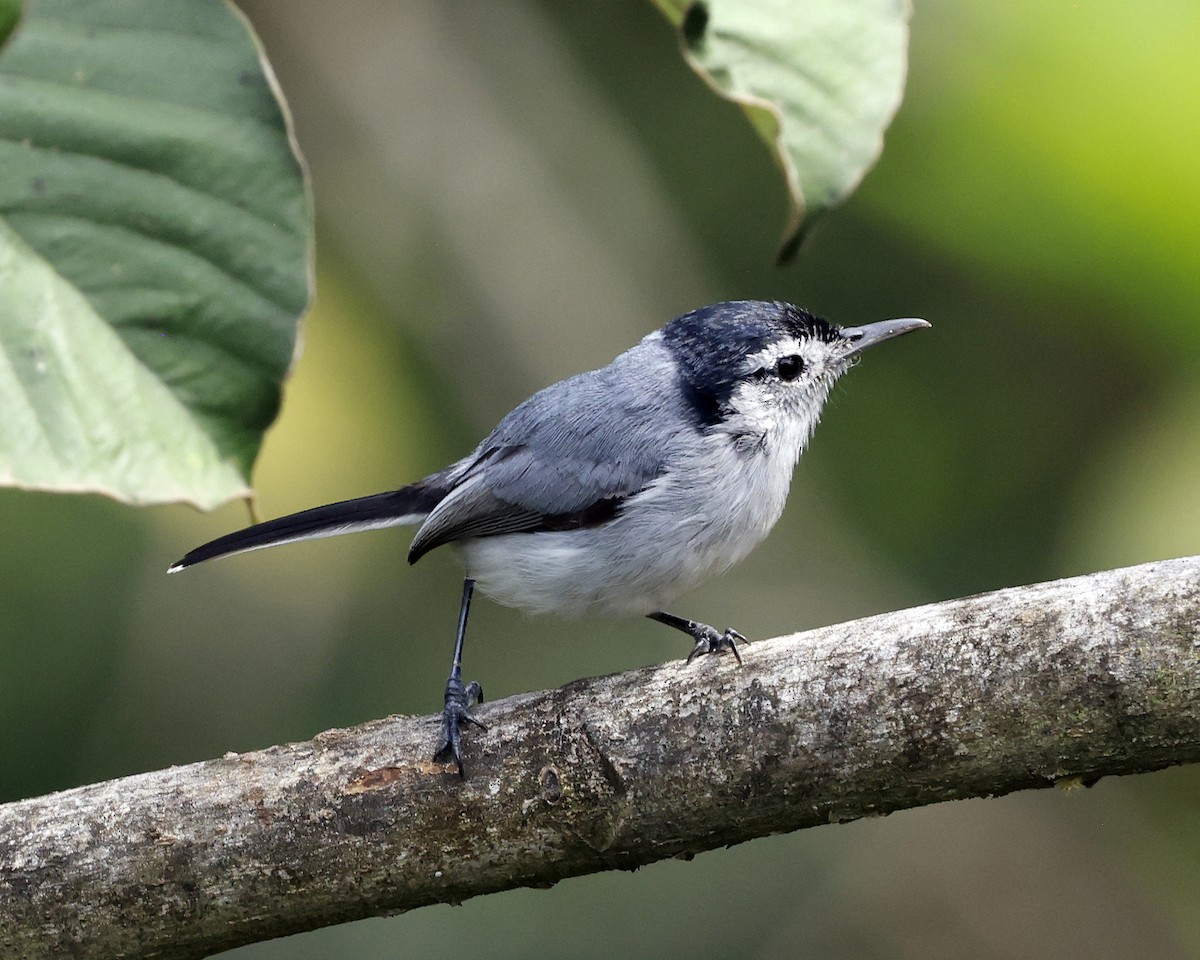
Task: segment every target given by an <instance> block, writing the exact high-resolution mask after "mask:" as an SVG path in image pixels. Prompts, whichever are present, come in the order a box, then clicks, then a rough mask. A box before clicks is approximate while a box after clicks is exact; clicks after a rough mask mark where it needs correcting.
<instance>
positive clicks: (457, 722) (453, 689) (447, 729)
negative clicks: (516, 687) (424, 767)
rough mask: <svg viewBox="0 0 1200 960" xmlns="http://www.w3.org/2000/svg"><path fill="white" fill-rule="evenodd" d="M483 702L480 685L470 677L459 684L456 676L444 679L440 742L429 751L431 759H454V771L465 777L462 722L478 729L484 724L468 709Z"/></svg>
mask: <svg viewBox="0 0 1200 960" xmlns="http://www.w3.org/2000/svg"><path fill="white" fill-rule="evenodd" d="M480 703H483V687H481V686H480V685H479V684H478V683H476V682H475V681H474V680H472V681H471V682H470V683H468V684H467V685H466V687H464V686H463V683H462V679H461V678H460V677H455V676H452V677H451V678H450V679H449V680H447V681H446V705H445V706H444V707H443V708H442V745H441V746H440V747H438V751H437V753H435V754H434V755H433V759H434V762H435V763H446V762H448V761H450V760H453V761H454V764H455V766H457V767H458V775H459V776H460V777H462V778H463V779H464V780H465V779H466V778H467V774H466V771H465V770H464V769H463V762H462V749H461V740H462V726H463V725H464V724H468V723H469V724H473V725H474V726H476V727H478V728H479V729H480V730H486V729H487V727H486V726H485V725H484V724H482V723H480V722H479V721H478V720H476V719H475V717H474V716H472V714H471V710H472V709H474V707H475V706H476V705H477V704H480Z"/></svg>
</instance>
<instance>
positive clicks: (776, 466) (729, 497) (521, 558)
mask: <svg viewBox="0 0 1200 960" xmlns="http://www.w3.org/2000/svg"><path fill="white" fill-rule="evenodd" d="M720 446H721V448H723V449H722V450H721V455H720V456H718V457H715V458H712V459H710V458H705V459H706V460H707V461H708V469H706V470H705V471H704V472H703V475H696V474H694V475H686V474H684V473H681V472H679V471H675V472H672V473H669V474H667V475H666V476H664V477H663V478H662V479H660V480H659V481H656V483H655V484H654V485H652V486H651V487H650V488H648V489H647V490H646V491H644V492H643V493H641V494H639V495H637V496H636V497H634V498H632V499H631V500H630V501H629V503H628V504H627V505H626V507H625V509H624V510H623V511H622V513H621V514H620V515H619V516H618V517H617V518H616V519H615V520H613V521H611V522H610V523H608V524H605V525H603V526H599V527H593V528H588V529H579V530H565V531H555V532H546V533H518V534H508V535H504V536H495V537H484V538H481V539H477V540H464V541H462V542H461V544H460V546H461V548H462V553H463V557H464V559H465V561H466V571H467V576H468V577H470V578H472V579H473V580H475V581H476V584H477V585H478V587H479V589H480V590H481V591H482V592H483V593H484V594H486V595H487V596H489V597H491V598H492V599H493V600H496V601H497V602H499V603H503V604H506V605H509V606H514V607H520V608H521V609H523V610H528V611H530V612H532V613H545V612H556V613H560V614H564V615H567V616H577V615H580V614H584V613H601V614H613V615H644V614H647V613H653V612H655V611H657V610H662V609H664V607H666V606H667V605H668V604H670V603H671V601H672V600H674V599H675V598H676V597H677V596H678V595H679V594H681V593H684V592H685V591H687V590H689V589H691V588H692V587H694V586H696V585H697V584H698V583H699V582H700V581H702V580H703V579H705V578H706V577H708V576H710V575H712V574H716V573H720V572H721V571H723V570H725V569H726V568H728V567H729V566H730V565H731V564H734V563H736V562H737V561H738V560H741V559H742V558H743V557H745V556H746V555H747V554H748V553H749V552H750V551H751V550H753V549H754V547H756V546H757V545H758V544H759V543H760V542H761V541H762V539H763V538H764V537H765V536H766V535H767V534H768V533H769V532H770V530H771V528H772V527H773V526H774V525H775V522H776V521H777V520H778V519H779V515H780V514H781V513H782V512H783V506H784V503H785V501H786V499H787V491H788V487H789V485H790V482H791V473H792V468H793V466H794V463H795V460H794V459H791V462H784V461H783V459H782V458H781V460H780V462H778V463H775V462H768V461H769V460H774V458H767V457H762V458H759V457H758V456H756V455H751V456H753V457H754V459H755V460H756V461H760V462H758V463H757V467H758V468H757V469H753V470H751V471H750V472H749V473H748V472H747V471H746V466H747V464H746V462H745V459H744V458H745V456H746V454H739V453H738V452H736V451H735V450H734V449H733V448H732V447H731V446H730V445H729V444H728V443H721V444H720ZM738 458H742V459H741V462H740V463H735V460H736V459H738ZM737 476H740V477H741V482H739V483H733V482H728V478H731V477H737ZM747 479H749V480H750V482H749V483H747V482H746V480H747Z"/></svg>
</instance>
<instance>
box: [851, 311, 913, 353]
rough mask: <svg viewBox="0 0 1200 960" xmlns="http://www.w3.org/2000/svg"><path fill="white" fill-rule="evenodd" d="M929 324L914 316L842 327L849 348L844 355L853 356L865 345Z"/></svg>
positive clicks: (871, 344)
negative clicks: (860, 325) (849, 344)
mask: <svg viewBox="0 0 1200 960" xmlns="http://www.w3.org/2000/svg"><path fill="white" fill-rule="evenodd" d="M928 326H931V324H929V323H928V322H926V321H925V320H918V319H917V318H916V317H905V318H904V319H902V320H880V321H879V322H878V323H868V324H867V325H866V326H862V327H842V336H843V337H845V338H846V339H847V340H849V341H850V343H851V346H850V349H849V350H847V351H846V353H845V356H847V357H849V356H853V355H854V354H856V353H861V352H862V351H863V350H866V349H867V347H873V346H875V344H877V343H883V341H884V340H891V339H892V337H898V336H900V335H901V334H903V333H911V332H912V331H914V330H920V329H921V327H928Z"/></svg>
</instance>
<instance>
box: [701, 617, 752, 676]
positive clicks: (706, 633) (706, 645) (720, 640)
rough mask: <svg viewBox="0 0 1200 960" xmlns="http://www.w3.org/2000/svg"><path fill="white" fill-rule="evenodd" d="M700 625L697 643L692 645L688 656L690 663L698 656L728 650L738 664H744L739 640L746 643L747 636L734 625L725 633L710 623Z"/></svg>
mask: <svg viewBox="0 0 1200 960" xmlns="http://www.w3.org/2000/svg"><path fill="white" fill-rule="evenodd" d="M699 626H700V629H699V630H697V631H696V645H695V646H694V647H692V652H691V653H689V654H688V656H687V662H688V663H691V662H692V661H693V660H695V659H696V657H700V656H704V655H706V654H710V653H721V652H722V651H724V650H728V651H729V652H730V653H732V654H733V658H734V659H735V660H737V662H738V666H739V667H740V666H741V665H742V655H741V654H740V653H738V648H737V641H738V640H741V641H742V642H743V643H746V642H747V641H746V638H745V637H743V636H742V635H741V634H740V633H738V632H737V631H736V630H734V629H733V628H732V627H730V628H728V629H727V630H726V631H725V632H724V633H718V632H717V630H716V628H715V627H710V626H708V624H700V625H699Z"/></svg>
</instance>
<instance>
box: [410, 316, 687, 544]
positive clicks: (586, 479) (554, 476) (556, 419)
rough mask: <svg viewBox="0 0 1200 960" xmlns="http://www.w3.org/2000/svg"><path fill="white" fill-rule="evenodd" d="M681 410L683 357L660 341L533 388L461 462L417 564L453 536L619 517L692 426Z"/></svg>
mask: <svg viewBox="0 0 1200 960" xmlns="http://www.w3.org/2000/svg"><path fill="white" fill-rule="evenodd" d="M682 408H683V399H682V393H681V390H680V387H679V383H678V375H677V372H676V368H675V365H674V361H673V360H672V359H671V357H670V355H669V354H668V353H667V351H666V349H665V348H664V347H662V345H661V343H659V342H657V341H656V340H653V339H650V340H644V341H642V343H640V344H638V346H636V347H634V348H633V349H632V350H629V351H627V352H626V353H623V354H621V356H619V357H617V359H616V360H614V361H613V362H612V363H611V364H609V366H607V367H605V368H604V369H602V370H595V371H592V372H590V373H584V374H580V375H579V376H576V377H572V378H570V379H569V380H564V381H562V382H560V383H556V384H554V385H553V386H551V387H547V388H546V389H545V390H542V391H541V392H539V393H536V394H534V395H533V396H532V397H530V398H529V399H528V400H526V401H525V402H524V403H523V404H521V405H520V406H519V407H517V408H516V409H515V410H513V411H512V413H510V414H509V415H508V416H507V417H505V418H504V419H503V420H502V421H501V422H500V424H499V425H498V426H497V427H496V429H495V430H493V431H492V433H491V434H490V435H489V436H488V437H487V439H485V440H484V441H483V443H481V444H480V445H479V447H478V448H477V449H476V451H475V453H474V454H472V455H471V456H470V457H468V458H467V459H466V460H463V461H461V462H460V463H459V464H457V465H456V467H454V468H452V470H453V472H454V477H455V488H454V490H453V491H452V492H451V493H450V494H449V495H448V496H447V497H446V498H445V499H444V500H443V501H442V502H441V503H440V504H438V506H437V507H436V508H435V509H434V510H433V511H432V512H431V513H430V514H429V517H428V518H427V519H426V521H425V523H424V524H423V525H422V526H421V529H420V530H418V531H417V535H416V537H414V538H413V542H412V547H411V548H410V549H409V562H416V560H418V559H419V558H420V557H421V556H422V555H424V554H425V553H427V552H428V551H430V550H432V549H433V548H434V547H437V546H440V545H441V544H444V543H449V542H451V541H453V540H462V539H465V538H468V537H485V536H495V535H497V534H505V533H521V532H532V531H537V530H565V529H572V528H577V527H583V526H590V525H594V524H597V523H601V522H603V521H604V520H607V519H610V518H611V517H612V516H614V515H616V513H618V512H619V511H620V509H621V507H622V504H623V503H624V501H625V500H626V499H627V498H629V497H631V496H633V495H634V494H636V493H638V492H639V491H641V490H644V489H645V488H646V487H647V486H648V485H649V484H650V483H652V482H653V481H654V480H655V479H657V478H658V477H659V476H661V475H662V473H663V472H664V470H665V469H666V467H667V465H668V463H669V459H670V455H671V450H672V446H673V444H672V440H673V439H677V437H676V436H675V435H676V434H677V433H678V432H679V431H680V430H690V429H692V428H691V426H690V424H691V420H690V419H688V418H687V417H686V416H685V411H684V410H683V409H682Z"/></svg>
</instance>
